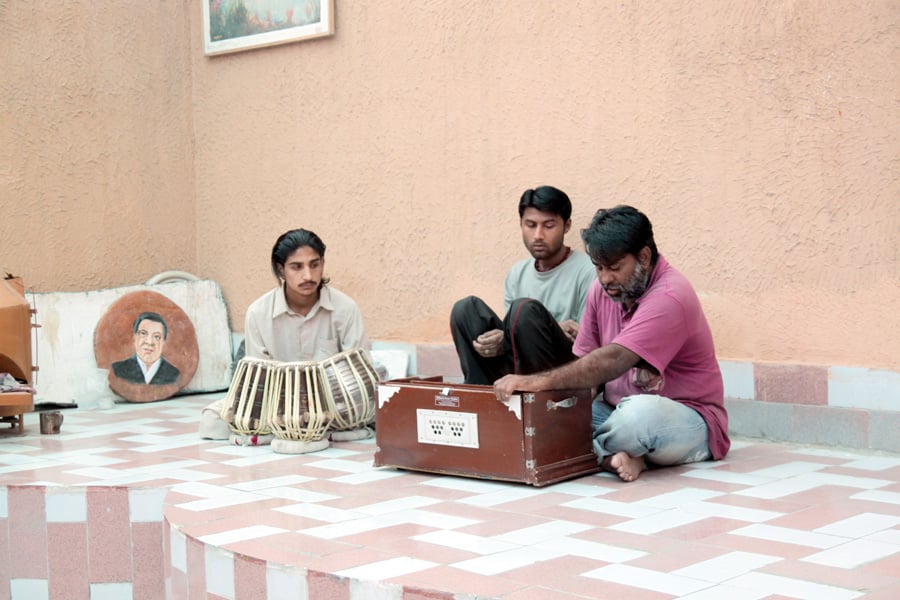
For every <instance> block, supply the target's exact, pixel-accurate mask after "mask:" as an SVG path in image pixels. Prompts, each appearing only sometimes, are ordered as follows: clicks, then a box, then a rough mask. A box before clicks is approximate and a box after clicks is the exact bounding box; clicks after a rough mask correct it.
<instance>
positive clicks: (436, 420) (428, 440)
mask: <svg viewBox="0 0 900 600" xmlns="http://www.w3.org/2000/svg"><path fill="white" fill-rule="evenodd" d="M416 431H417V433H418V439H419V443H420V444H438V445H440V446H459V447H461V448H478V415H477V414H476V413H467V412H458V411H449V410H429V409H427V408H419V409H416Z"/></svg>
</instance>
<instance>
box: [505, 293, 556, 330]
mask: <svg viewBox="0 0 900 600" xmlns="http://www.w3.org/2000/svg"><path fill="white" fill-rule="evenodd" d="M507 319H508V322H509V329H510V331H512V332H513V333H515V332H517V331H519V330H528V329H535V328H536V327H538V326H540V325H543V324H546V323H547V322H548V321H552V322H556V320H555V319H554V318H553V315H551V314H550V311H548V310H547V308H546V307H545V306H544V305H543V304H541V303H540V302H538V301H537V300H535V299H533V298H519V299H517V300H513V301H512V303H511V304H510V305H509V311H508V312H507Z"/></svg>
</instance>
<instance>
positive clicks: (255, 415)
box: [220, 358, 279, 445]
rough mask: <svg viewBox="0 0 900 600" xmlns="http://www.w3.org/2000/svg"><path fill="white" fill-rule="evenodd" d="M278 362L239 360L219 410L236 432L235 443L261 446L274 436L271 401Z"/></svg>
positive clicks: (233, 437) (233, 440) (223, 418)
mask: <svg viewBox="0 0 900 600" xmlns="http://www.w3.org/2000/svg"><path fill="white" fill-rule="evenodd" d="M278 364H279V363H277V362H274V361H269V360H262V359H257V358H242V359H241V360H240V361H238V364H237V366H236V367H235V369H234V375H233V376H232V378H231V385H230V386H229V387H228V394H227V395H226V396H225V401H224V403H223V404H222V412H221V413H220V416H221V417H222V420H223V421H225V423H227V424H228V427H229V428H230V429H231V431H232V432H233V433H234V434H236V435H233V436H232V438H231V441H232V443H236V444H239V445H260V444H265V443H268V441H269V440H270V439H271V433H272V432H271V428H270V425H269V403H270V401H271V396H272V391H273V389H274V386H275V384H276V378H277V374H278ZM266 436H268V437H266Z"/></svg>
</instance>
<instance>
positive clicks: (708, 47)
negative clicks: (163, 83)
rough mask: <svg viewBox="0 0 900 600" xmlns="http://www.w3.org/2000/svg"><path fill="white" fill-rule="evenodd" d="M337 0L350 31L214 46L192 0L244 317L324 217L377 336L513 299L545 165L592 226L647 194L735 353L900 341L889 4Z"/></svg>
mask: <svg viewBox="0 0 900 600" xmlns="http://www.w3.org/2000/svg"><path fill="white" fill-rule="evenodd" d="M523 6H526V8H522V7H523ZM336 12H337V35H336V36H334V37H332V38H327V39H321V40H315V41H308V42H303V43H297V44H291V45H283V46H278V47H270V48H266V49H261V50H254V51H249V52H241V53H236V54H230V55H225V56H217V57H206V56H204V55H203V53H202V46H201V43H200V39H201V31H200V23H199V22H198V20H197V18H196V17H197V14H198V13H199V11H194V12H193V13H192V14H191V17H192V19H193V24H192V31H193V36H192V38H191V39H192V52H191V56H192V60H193V66H192V72H193V92H192V97H193V99H194V106H195V107H196V109H197V110H196V111H195V114H194V127H195V129H194V131H195V134H196V163H195V164H196V177H197V182H198V185H197V214H198V247H199V251H198V257H199V261H198V269H199V271H200V272H201V273H202V274H204V275H205V276H209V277H212V278H214V279H216V280H217V281H219V282H221V284H222V286H223V289H224V290H225V295H226V298H227V300H228V301H229V306H230V312H231V315H232V319H233V323H234V325H235V328H236V329H241V328H242V323H243V315H244V307H246V306H247V304H249V302H251V301H252V300H253V299H254V298H255V297H256V296H258V295H259V294H261V293H262V292H263V291H265V290H266V289H268V288H269V287H270V286H271V285H272V284H273V279H272V277H271V274H270V273H269V272H268V269H267V266H268V264H267V263H268V253H269V250H270V248H271V244H272V242H273V241H274V238H275V237H276V236H277V235H278V234H279V233H281V232H282V231H283V230H285V229H286V228H288V227H295V226H305V227H309V228H312V229H314V230H316V231H317V232H318V233H320V234H321V235H322V236H323V238H324V239H325V241H326V243H328V244H329V250H328V258H327V261H328V263H327V266H328V272H329V273H330V274H331V276H332V278H333V283H334V285H335V286H337V287H339V288H341V289H344V290H345V291H347V292H349V293H350V294H352V295H353V296H354V297H355V298H356V299H357V300H358V301H359V303H360V304H361V306H362V308H363V311H364V315H365V318H366V322H367V325H368V328H369V331H370V335H371V337H372V338H374V339H381V340H402V341H408V342H417V343H423V342H424V343H429V342H434V343H448V342H449V333H448V327H447V315H448V313H449V309H450V306H451V305H452V303H453V302H454V301H455V300H456V299H457V298H459V297H461V296H463V295H465V294H469V293H477V294H480V295H483V296H484V297H485V298H486V299H488V300H489V301H490V302H491V303H493V304H495V305H498V304H500V302H501V287H502V279H503V276H504V274H505V272H506V269H507V268H508V266H509V265H510V263H511V262H512V261H514V260H516V259H518V258H520V257H522V256H523V254H524V250H523V248H522V246H521V240H520V236H519V233H518V228H517V223H516V221H517V216H516V213H515V206H516V202H517V201H518V197H519V195H520V194H521V191H522V190H523V189H524V188H526V187H530V186H534V185H537V184H541V183H551V184H555V185H557V186H559V187H561V188H563V189H564V190H566V191H568V192H569V193H570V195H571V197H572V198H573V201H574V203H575V207H576V210H575V214H574V216H573V221H574V226H573V232H572V233H570V235H569V238H568V240H569V243H570V244H573V245H579V244H580V242H579V238H578V235H577V231H578V230H579V229H580V228H581V227H583V226H585V225H586V224H587V222H588V220H589V217H590V215H591V214H592V213H593V211H594V210H595V209H596V208H598V207H601V206H609V205H611V204H614V203H618V202H629V203H633V204H635V205H638V206H639V207H641V208H642V209H644V210H645V211H646V212H647V213H648V214H649V215H650V217H651V218H652V219H653V220H654V222H655V223H656V231H657V236H658V242H659V246H660V248H661V251H662V252H663V253H664V254H665V255H666V256H667V257H668V258H669V259H670V260H671V261H672V262H673V263H674V264H675V265H677V266H678V267H680V268H681V269H683V270H684V271H685V272H686V274H687V275H688V276H689V277H690V278H691V280H692V281H693V282H694V284H695V286H696V287H697V289H698V291H699V293H700V296H701V299H702V301H703V303H704V306H705V308H706V310H707V312H708V315H709V318H710V321H711V323H712V326H713V329H714V332H715V336H716V342H717V345H718V349H719V354H720V355H721V356H722V357H723V358H727V359H736V360H749V361H775V362H788V363H794V362H799V363H808V364H825V365H831V364H846V365H863V366H871V367H877V368H888V369H896V368H897V367H898V365H900V362H898V360H900V358H898V357H900V329H898V327H900V325H898V323H900V321H898V319H896V317H895V316H892V315H896V314H900V292H898V290H900V286H898V257H897V243H896V234H897V225H898V218H897V217H898V213H900V211H898V192H900V185H898V173H900V170H898V168H897V167H898V156H900V153H898V150H900V146H898V137H897V135H898V132H897V129H896V127H894V126H893V125H892V124H894V123H896V122H897V120H898V119H897V117H898V105H897V102H896V99H897V97H898V91H900V85H898V81H900V80H898V78H897V77H896V76H895V75H896V65H897V64H898V59H900V51H898V48H900V45H898V44H897V41H898V34H900V14H898V13H900V10H898V6H897V5H896V3H890V2H875V3H871V2H857V3H852V4H851V5H847V4H846V3H844V2H825V3H820V2H817V3H809V2H786V3H785V2H752V3H747V2H718V3H699V4H697V5H691V4H690V3H659V2H634V3H610V2H575V3H566V4H559V3H538V4H528V5H522V4H517V5H516V9H512V8H510V6H506V5H504V3H480V2H462V3H461V2H450V1H443V2H430V3H427V4H425V5H407V4H397V3H389V2H388V3H385V2H382V3H374V4H373V3H370V2H362V1H341V0H339V1H338V2H337V9H336ZM237 248H239V251H237V252H235V251H234V249H237Z"/></svg>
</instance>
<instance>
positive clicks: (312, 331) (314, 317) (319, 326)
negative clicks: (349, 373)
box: [244, 285, 371, 362]
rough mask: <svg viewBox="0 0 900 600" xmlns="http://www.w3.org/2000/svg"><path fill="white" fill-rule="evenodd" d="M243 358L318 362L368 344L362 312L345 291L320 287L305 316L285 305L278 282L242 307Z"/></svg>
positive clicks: (367, 346)
mask: <svg viewBox="0 0 900 600" xmlns="http://www.w3.org/2000/svg"><path fill="white" fill-rule="evenodd" d="M244 340H245V353H246V356H248V357H251V358H263V359H266V360H277V361H280V362H295V361H313V360H315V361H318V360H324V359H326V358H328V357H330V356H333V355H335V354H337V353H338V352H343V351H345V350H351V349H354V348H363V349H364V350H365V351H366V353H367V354H368V352H369V350H371V344H370V343H369V339H368V338H367V337H366V331H365V328H364V327H363V319H362V313H361V312H360V310H359V307H358V306H357V305H356V302H354V300H353V299H352V298H351V297H350V296H348V295H347V294H345V293H343V292H341V291H339V290H336V289H334V288H332V287H330V286H327V285H326V286H323V287H322V290H321V293H320V294H319V300H318V302H316V303H315V304H314V305H313V307H312V309H310V311H309V313H308V314H307V315H306V316H303V315H301V314H298V313H295V312H294V311H292V310H291V309H290V308H288V305H287V301H286V300H285V298H284V288H283V287H281V286H279V287H277V288H275V289H273V290H271V291H269V292H268V293H266V294H265V295H263V296H262V297H260V298H258V299H257V300H255V301H254V302H253V304H251V305H250V307H249V308H248V309H247V317H246V319H245V322H244Z"/></svg>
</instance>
